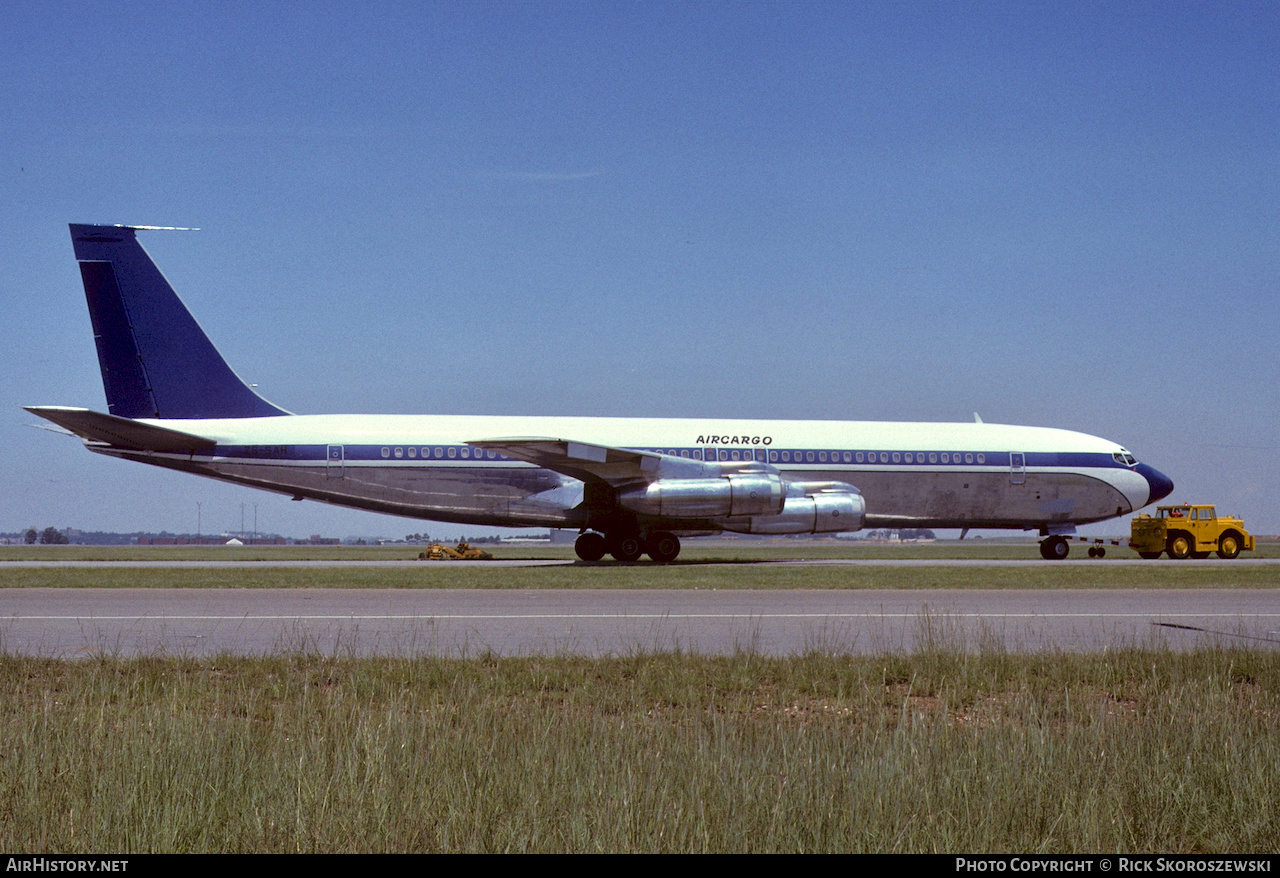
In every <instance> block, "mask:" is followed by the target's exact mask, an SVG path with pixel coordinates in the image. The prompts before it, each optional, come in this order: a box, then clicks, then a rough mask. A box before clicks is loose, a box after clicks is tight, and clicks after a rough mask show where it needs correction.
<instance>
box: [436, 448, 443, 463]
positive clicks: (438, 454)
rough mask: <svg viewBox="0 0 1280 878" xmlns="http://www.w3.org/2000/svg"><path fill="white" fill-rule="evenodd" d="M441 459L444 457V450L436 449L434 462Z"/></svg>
mask: <svg viewBox="0 0 1280 878" xmlns="http://www.w3.org/2000/svg"><path fill="white" fill-rule="evenodd" d="M442 457H444V449H443V448H437V449H436V460H440V459H441V458H442Z"/></svg>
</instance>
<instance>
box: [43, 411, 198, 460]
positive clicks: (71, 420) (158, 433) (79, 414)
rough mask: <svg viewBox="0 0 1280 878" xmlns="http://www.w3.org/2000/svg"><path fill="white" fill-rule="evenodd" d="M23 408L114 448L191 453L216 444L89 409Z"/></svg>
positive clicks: (84, 437)
mask: <svg viewBox="0 0 1280 878" xmlns="http://www.w3.org/2000/svg"><path fill="white" fill-rule="evenodd" d="M25 408H26V410H27V411H29V412H31V414H33V415H39V416H40V417H42V418H44V419H45V420H47V421H53V423H55V424H57V425H58V426H59V427H62V428H64V429H67V430H70V431H71V432H72V433H75V434H76V435H77V436H79V437H80V438H81V439H84V440H85V441H87V442H102V443H104V444H106V445H111V446H113V447H115V448H131V449H136V450H138V451H163V452H171V453H187V454H194V453H197V452H201V451H204V452H206V453H209V452H212V451H213V447H214V445H216V444H217V443H216V442H214V440H212V439H207V438H205V437H203V436H196V435H193V434H191V433H183V432H181V431H180V430H170V429H169V428H167V427H157V426H155V425H154V424H144V423H141V422H140V421H133V420H130V419H129V418H121V417H117V416H116V415H105V414H103V413H102V412H95V411H91V410H89V409H79V408H67V407H65V406H55V405H29V406H25Z"/></svg>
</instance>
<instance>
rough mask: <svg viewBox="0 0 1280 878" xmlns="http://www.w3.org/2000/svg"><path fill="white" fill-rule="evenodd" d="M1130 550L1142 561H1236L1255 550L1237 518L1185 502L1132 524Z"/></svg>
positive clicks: (1167, 507)
mask: <svg viewBox="0 0 1280 878" xmlns="http://www.w3.org/2000/svg"><path fill="white" fill-rule="evenodd" d="M1129 548H1131V549H1133V550H1134V551H1135V552H1137V553H1138V554H1139V555H1141V556H1142V557H1143V558H1159V557H1160V553H1161V552H1168V553H1169V557H1170V558H1208V557H1209V553H1210V552H1217V553H1218V557H1219V558H1234V557H1236V556H1237V555H1239V554H1240V551H1241V550H1242V549H1247V550H1249V551H1252V550H1253V536H1252V535H1250V533H1249V532H1248V531H1247V530H1245V529H1244V522H1243V521H1241V520H1240V519H1238V518H1231V517H1224V518H1220V517H1218V515H1217V513H1216V510H1215V509H1214V507H1212V506H1200V505H1196V504H1192V503H1182V504H1180V505H1177V506H1157V507H1156V514H1155V516H1150V515H1147V514H1145V513H1143V514H1142V515H1139V516H1138V517H1137V518H1135V519H1133V521H1132V522H1131V529H1130V532H1129Z"/></svg>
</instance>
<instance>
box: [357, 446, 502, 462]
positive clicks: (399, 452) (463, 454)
mask: <svg viewBox="0 0 1280 878" xmlns="http://www.w3.org/2000/svg"><path fill="white" fill-rule="evenodd" d="M419 455H421V457H422V459H423V460H433V459H434V460H456V459H458V458H462V459H463V460H471V459H475V460H485V459H488V460H504V459H505V458H503V457H502V455H501V454H498V453H497V452H496V451H484V450H482V449H480V448H467V447H463V448H457V447H450V448H423V449H418V448H390V447H384V448H383V449H382V456H383V457H387V458H389V457H395V458H396V459H397V460H400V459H402V458H405V457H408V458H409V459H411V460H412V459H415V458H417V457H418V456H419Z"/></svg>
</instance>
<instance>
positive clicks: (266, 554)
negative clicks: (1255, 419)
mask: <svg viewBox="0 0 1280 878" xmlns="http://www.w3.org/2000/svg"><path fill="white" fill-rule="evenodd" d="M425 548H426V547H425V546H241V547H235V548H231V547H227V546H41V545H35V546H0V562H4V561H211V560H218V561H411V560H414V559H416V558H417V557H418V553H419V552H421V551H422V550H423V549H425ZM481 548H483V549H486V550H487V551H490V552H493V553H494V554H495V555H496V556H497V557H498V558H500V559H505V560H521V559H531V560H563V561H575V560H577V559H576V556H575V555H574V554H573V548H572V547H571V546H545V545H544V546H536V545H535V546H497V547H494V546H481ZM1086 550H1087V546H1085V544H1084V543H1074V544H1072V549H1071V557H1073V558H1084V557H1087V556H1086V554H1085V552H1086ZM1107 554H1108V559H1114V558H1126V559H1136V558H1137V555H1136V554H1135V553H1134V552H1133V551H1131V550H1130V549H1128V548H1125V547H1123V546H1108V547H1107ZM1241 557H1242V558H1280V541H1277V540H1275V539H1271V540H1267V541H1262V540H1259V542H1258V548H1257V550H1256V551H1254V552H1245V553H1243V554H1242V555H1241ZM831 558H863V559H880V560H900V559H916V560H926V561H927V560H944V559H945V560H951V559H969V560H995V561H1017V560H1024V561H1039V560H1040V554H1039V551H1038V550H1037V548H1036V541H1035V540H1034V539H1031V538H1026V539H1021V540H1015V539H1008V540H965V541H963V542H961V541H956V540H943V541H939V542H936V543H904V544H900V545H891V544H880V543H877V544H862V543H857V542H853V541H848V540H778V541H765V542H736V541H733V540H698V539H690V540H686V541H685V543H684V548H683V550H682V551H681V553H680V562H682V563H685V564H688V563H710V562H732V561H785V560H794V559H831ZM1099 563H1100V564H1105V563H1106V560H1103V561H1100V562H1099Z"/></svg>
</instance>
